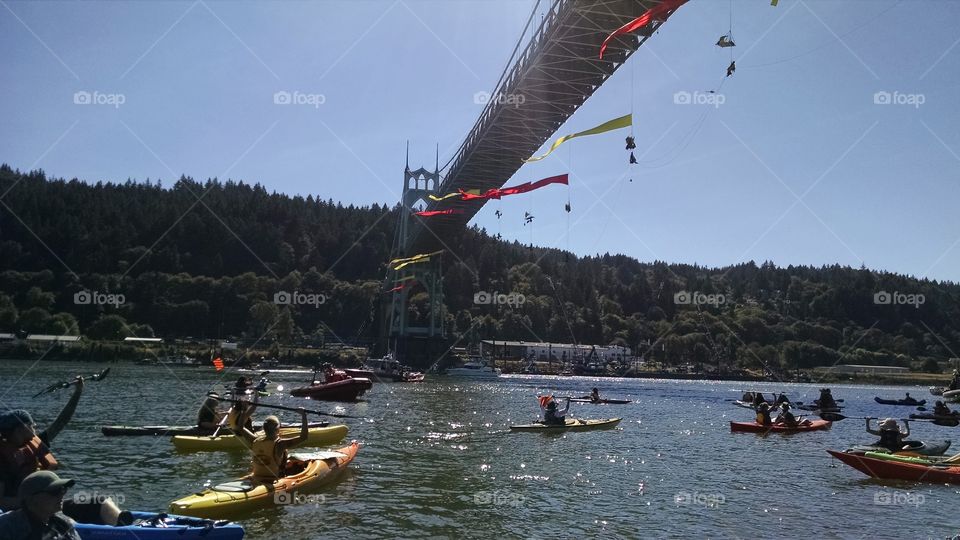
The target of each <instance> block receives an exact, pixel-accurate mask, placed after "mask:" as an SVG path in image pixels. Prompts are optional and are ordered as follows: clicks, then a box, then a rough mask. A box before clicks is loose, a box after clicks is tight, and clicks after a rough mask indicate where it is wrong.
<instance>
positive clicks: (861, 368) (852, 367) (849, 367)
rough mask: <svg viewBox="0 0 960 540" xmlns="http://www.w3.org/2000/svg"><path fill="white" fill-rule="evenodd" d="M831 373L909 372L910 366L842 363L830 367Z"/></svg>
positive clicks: (874, 373) (872, 373)
mask: <svg viewBox="0 0 960 540" xmlns="http://www.w3.org/2000/svg"><path fill="white" fill-rule="evenodd" d="M830 371H831V372H832V373H849V374H859V375H876V374H878V373H888V374H889V373H910V368H905V367H900V366H867V365H861V364H843V365H839V366H833V367H832V368H830Z"/></svg>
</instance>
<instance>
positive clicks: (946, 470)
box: [827, 450, 960, 484]
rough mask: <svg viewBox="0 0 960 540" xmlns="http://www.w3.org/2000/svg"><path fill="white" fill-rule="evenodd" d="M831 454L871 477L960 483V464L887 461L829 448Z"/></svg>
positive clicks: (936, 482)
mask: <svg viewBox="0 0 960 540" xmlns="http://www.w3.org/2000/svg"><path fill="white" fill-rule="evenodd" d="M827 452H829V453H830V455H831V456H833V457H835V458H837V459H839V460H840V461H842V462H844V463H846V464H847V465H849V466H851V467H853V468H854V469H856V470H858V471H860V472H862V473H863V474H865V475H867V476H869V477H871V478H881V479H884V480H910V481H914V482H933V483H935V484H960V466H948V465H936V466H930V465H921V464H919V463H904V462H901V461H887V460H884V459H877V458H872V457H867V456H862V455H857V454H848V453H846V452H837V451H836V450H827Z"/></svg>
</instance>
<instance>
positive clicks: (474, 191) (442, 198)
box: [427, 189, 480, 201]
mask: <svg viewBox="0 0 960 540" xmlns="http://www.w3.org/2000/svg"><path fill="white" fill-rule="evenodd" d="M463 192H464V193H469V194H471V195H479V194H480V190H479V189H465V190H463ZM459 196H460V192H459V191H454V192H453V193H447V194H446V195H441V196H439V197H437V196H436V195H427V198H428V199H430V200H431V201H445V200H447V199H449V198H451V197H459Z"/></svg>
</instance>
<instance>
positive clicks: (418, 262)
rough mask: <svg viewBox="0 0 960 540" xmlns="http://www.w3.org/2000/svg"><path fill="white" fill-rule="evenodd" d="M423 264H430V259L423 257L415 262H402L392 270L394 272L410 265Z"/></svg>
mask: <svg viewBox="0 0 960 540" xmlns="http://www.w3.org/2000/svg"><path fill="white" fill-rule="evenodd" d="M425 262H430V257H424V258H422V259H417V260H415V261H407V262H402V263H400V264H398V265H397V266H395V267H394V268H393V269H394V270H400V269H401V268H403V267H405V266H409V265H411V264H420V263H425Z"/></svg>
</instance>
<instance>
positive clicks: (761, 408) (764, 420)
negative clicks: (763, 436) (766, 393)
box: [757, 401, 773, 426]
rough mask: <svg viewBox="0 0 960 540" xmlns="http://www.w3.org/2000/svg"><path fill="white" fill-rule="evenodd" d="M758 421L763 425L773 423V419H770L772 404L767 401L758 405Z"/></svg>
mask: <svg viewBox="0 0 960 540" xmlns="http://www.w3.org/2000/svg"><path fill="white" fill-rule="evenodd" d="M757 423H758V424H760V425H762V426H769V425H771V424H773V420H771V419H770V404H769V403H767V402H766V401H764V402H763V403H761V404H760V405H757Z"/></svg>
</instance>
